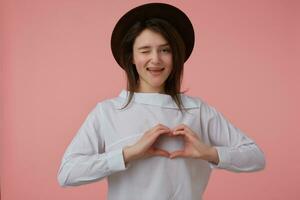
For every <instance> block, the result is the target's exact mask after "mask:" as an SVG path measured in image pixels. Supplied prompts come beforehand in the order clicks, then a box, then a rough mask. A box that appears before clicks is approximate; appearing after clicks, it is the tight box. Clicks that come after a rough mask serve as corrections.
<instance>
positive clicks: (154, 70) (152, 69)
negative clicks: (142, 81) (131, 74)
mask: <svg viewBox="0 0 300 200" xmlns="http://www.w3.org/2000/svg"><path fill="white" fill-rule="evenodd" d="M164 69H165V68H160V69H157V68H149V67H147V68H146V70H147V71H150V72H162V71H163V70H164Z"/></svg>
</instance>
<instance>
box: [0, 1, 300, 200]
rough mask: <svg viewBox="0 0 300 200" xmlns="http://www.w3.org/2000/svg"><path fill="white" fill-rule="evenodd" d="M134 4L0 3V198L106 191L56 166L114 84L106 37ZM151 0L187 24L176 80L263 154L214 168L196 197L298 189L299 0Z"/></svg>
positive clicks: (268, 197) (288, 194)
mask: <svg viewBox="0 0 300 200" xmlns="http://www.w3.org/2000/svg"><path fill="white" fill-rule="evenodd" d="M145 2H149V1H100V0H86V1H83V0H81V1H79V0H72V1H71V0H43V1H41V0H26V1H23V0H2V1H1V5H0V9H1V10H0V15H1V31H0V34H1V35H0V38H1V40H0V44H1V45H0V48H1V49H0V56H1V57H0V62H1V63H0V64H1V71H0V72H1V74H0V76H1V77H0V81H1V119H0V122H1V140H0V141H1V199H2V200H19V199H30V200H39V199H43V200H50V199H51V200H53V199H58V200H59V199H61V200H62V199H64V200H65V199H72V200H79V199H89V200H96V199H105V197H106V191H107V184H106V181H102V182H97V183H93V184H88V185H84V186H80V187H73V188H67V189H64V188H61V187H60V186H59V185H58V182H57V179H56V176H57V171H58V167H59V164H60V161H61V158H62V155H63V153H64V150H65V148H66V147H67V145H68V144H69V142H70V140H71V139H72V138H73V136H74V135H75V133H76V131H77V130H78V129H79V127H80V125H81V123H82V122H83V120H84V119H85V117H86V116H87V114H88V113H89V112H90V110H91V109H92V107H93V106H94V105H95V104H96V102H99V101H101V100H103V99H106V98H111V97H114V96H116V95H118V94H119V92H120V91H121V89H123V88H125V83H126V82H125V76H124V74H123V71H122V70H121V68H120V67H118V66H117V64H116V62H115V61H114V59H113V57H112V54H111V51H110V35H111V31H112V29H113V27H114V25H115V23H116V21H117V20H118V19H119V17H121V15H122V14H124V13H125V12H126V11H127V10H129V9H130V8H132V7H134V6H137V5H140V4H142V3H145ZM162 2H168V3H171V4H173V5H175V6H178V7H180V8H181V9H182V10H184V11H185V12H186V13H187V15H188V16H189V17H190V18H191V21H192V23H193V24H194V28H195V33H196V44H195V49H194V52H193V54H192V56H191V57H190V59H189V60H188V62H187V63H186V65H185V75H184V84H183V88H182V89H183V90H185V89H189V91H188V93H187V94H189V95H192V96H199V97H201V98H203V99H204V100H205V101H207V102H208V103H209V104H211V105H213V106H214V107H216V108H217V109H218V110H219V111H220V112H222V113H223V114H224V115H225V116H227V117H228V118H229V119H230V120H231V121H232V122H233V123H234V124H235V125H237V126H238V127H240V128H241V129H242V130H244V131H245V132H246V133H247V134H248V135H249V136H250V137H251V138H253V139H254V140H255V141H256V142H257V143H258V144H259V146H260V147H261V148H262V149H263V151H264V152H265V155H266V158H267V167H266V169H265V170H264V171H261V172H258V173H251V174H249V173H248V174H247V173H242V174H241V173H240V174H237V173H232V172H227V171H224V170H215V171H214V173H213V175H212V178H211V180H210V182H209V185H208V188H207V190H206V193H205V195H204V198H205V199H207V200H209V199H211V200H213V199H243V200H250V199H251V200H252V199H263V200H282V199H300V193H299V185H300V175H299V170H300V156H299V153H298V152H299V146H298V145H299V142H300V131H299V127H298V125H299V123H300V120H299V119H300V114H299V113H300V106H299V102H300V94H299V91H300V81H299V75H300V73H299V72H300V69H299V64H300V62H299V34H300V31H299V26H298V27H296V25H299V17H300V16H299V15H298V16H296V11H299V1H297V0H295V1H292V0H287V1H283V0H273V1H271V0H270V1H267V0H254V1H246V0H227V1H223V0H219V1H217V0H205V1H204V0H203V1H196V0H194V1H191V0H189V1H187V0H185V1H162ZM297 23H298V24H297ZM297 51H298V52H297Z"/></svg>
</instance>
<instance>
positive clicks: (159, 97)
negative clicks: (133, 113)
mask: <svg viewBox="0 0 300 200" xmlns="http://www.w3.org/2000/svg"><path fill="white" fill-rule="evenodd" d="M129 94H130V92H129V91H127V90H124V89H123V90H122V91H121V93H120V95H119V97H121V98H123V99H126V100H127V98H128V97H129ZM180 96H181V100H182V103H183V105H184V107H185V108H195V107H199V103H198V102H197V101H196V100H194V99H192V98H191V97H188V96H186V95H184V94H180ZM131 101H134V102H136V103H141V104H148V105H154V106H160V107H165V108H178V106H177V104H176V103H175V102H174V100H173V99H172V97H171V96H170V95H168V94H162V93H158V92H150V93H148V92H147V93H146V92H145V93H143V92H134V95H133V97H132V100H131Z"/></svg>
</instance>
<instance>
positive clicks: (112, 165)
mask: <svg viewBox="0 0 300 200" xmlns="http://www.w3.org/2000/svg"><path fill="white" fill-rule="evenodd" d="M106 155H107V163H108V166H109V170H110V171H111V172H118V171H123V170H125V169H127V168H128V166H127V167H126V166H125V162H124V157H123V149H122V148H121V149H117V150H114V151H110V152H107V154H106Z"/></svg>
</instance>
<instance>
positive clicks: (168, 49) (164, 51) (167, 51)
mask: <svg viewBox="0 0 300 200" xmlns="http://www.w3.org/2000/svg"><path fill="white" fill-rule="evenodd" d="M161 52H163V53H170V52H171V49H170V48H169V47H168V48H163V49H161Z"/></svg>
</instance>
